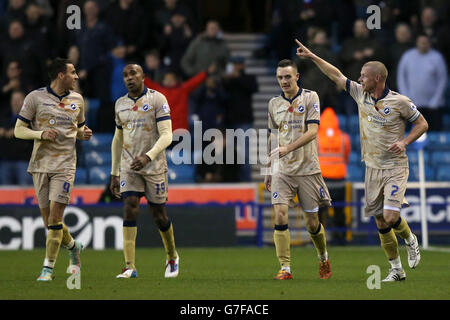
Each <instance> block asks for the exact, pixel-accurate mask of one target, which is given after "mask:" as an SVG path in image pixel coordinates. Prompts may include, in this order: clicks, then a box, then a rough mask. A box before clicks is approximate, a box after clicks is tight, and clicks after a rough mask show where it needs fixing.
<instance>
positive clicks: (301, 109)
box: [297, 106, 305, 113]
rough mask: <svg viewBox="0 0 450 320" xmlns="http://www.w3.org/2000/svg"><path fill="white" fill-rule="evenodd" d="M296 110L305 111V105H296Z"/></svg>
mask: <svg viewBox="0 0 450 320" xmlns="http://www.w3.org/2000/svg"><path fill="white" fill-rule="evenodd" d="M297 112H299V113H303V112H305V106H298V107H297Z"/></svg>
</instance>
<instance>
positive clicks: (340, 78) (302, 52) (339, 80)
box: [295, 39, 347, 90]
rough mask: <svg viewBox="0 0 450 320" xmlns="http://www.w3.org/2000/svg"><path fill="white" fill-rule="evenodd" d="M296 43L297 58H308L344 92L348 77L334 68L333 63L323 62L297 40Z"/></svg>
mask: <svg viewBox="0 0 450 320" xmlns="http://www.w3.org/2000/svg"><path fill="white" fill-rule="evenodd" d="M295 42H296V43H297V45H298V48H297V53H296V54H297V56H299V57H300V58H307V59H310V60H311V61H313V62H314V63H315V64H316V66H317V67H318V68H319V69H320V71H322V72H323V74H325V75H326V76H327V77H328V78H330V79H331V80H332V81H333V82H334V83H336V85H337V86H338V87H339V88H340V89H342V90H344V89H345V83H346V81H347V77H346V76H344V75H343V74H342V72H341V71H340V70H339V69H338V68H336V67H335V66H333V65H332V64H331V63H328V62H327V61H325V60H323V59H322V58H320V57H318V56H316V55H315V54H314V53H312V52H311V51H310V50H309V49H308V48H306V47H305V46H304V45H303V44H302V43H301V42H300V41H298V40H297V39H295Z"/></svg>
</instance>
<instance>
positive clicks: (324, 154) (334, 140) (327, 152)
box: [317, 108, 351, 180]
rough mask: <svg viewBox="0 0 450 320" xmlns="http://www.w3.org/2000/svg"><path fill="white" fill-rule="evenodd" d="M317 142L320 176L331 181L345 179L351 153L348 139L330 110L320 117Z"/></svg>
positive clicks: (334, 114)
mask: <svg viewBox="0 0 450 320" xmlns="http://www.w3.org/2000/svg"><path fill="white" fill-rule="evenodd" d="M317 142H318V143H317V145H318V154H319V163H320V170H321V171H322V176H323V177H324V178H325V179H332V180H340V179H345V178H346V177H347V163H348V160H349V156H350V151H351V144H350V138H349V136H348V134H347V133H345V132H342V131H341V129H339V119H338V117H337V115H336V113H335V112H334V110H333V109H332V108H326V109H325V110H324V111H323V112H322V115H321V116H320V126H319V132H318V133H317Z"/></svg>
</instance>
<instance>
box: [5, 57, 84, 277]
mask: <svg viewBox="0 0 450 320" xmlns="http://www.w3.org/2000/svg"><path fill="white" fill-rule="evenodd" d="M48 74H49V78H50V81H51V82H50V85H48V86H47V87H46V88H40V89H37V90H34V91H32V92H31V93H29V94H28V95H27V96H26V97H25V101H24V104H23V107H22V109H21V110H20V112H19V117H18V119H17V122H16V126H15V129H14V135H15V136H16V138H19V139H29V140H31V139H33V140H34V147H33V153H32V155H31V159H30V164H29V166H28V172H30V173H31V175H32V176H33V184H34V188H35V191H36V197H37V199H38V203H39V208H40V210H41V214H42V218H43V219H44V225H45V227H46V228H48V230H49V231H48V234H47V240H46V251H45V259H44V267H43V269H42V272H41V275H40V276H39V278H38V279H37V280H38V281H51V280H52V279H53V268H54V266H55V263H56V259H57V257H58V252H59V247H60V245H63V246H64V247H66V248H68V249H69V256H70V261H71V264H72V265H76V266H78V267H81V261H80V251H81V250H82V248H83V245H82V244H81V243H80V242H79V241H74V239H73V238H72V236H71V235H70V233H69V231H68V229H67V227H66V226H65V225H64V223H63V213H64V209H65V207H66V205H67V204H68V203H69V202H70V193H71V191H72V187H73V183H74V180H75V170H76V149H75V142H76V139H77V138H79V139H82V140H89V139H90V138H91V136H92V130H91V129H89V128H88V127H87V126H86V125H85V120H84V102H83V97H82V96H81V95H80V94H79V93H77V92H74V91H73V90H74V88H75V83H76V81H77V80H78V76H77V73H76V70H75V67H74V66H73V64H72V63H71V62H70V61H69V60H66V59H61V58H56V59H55V60H53V61H52V62H51V64H50V66H49V71H48Z"/></svg>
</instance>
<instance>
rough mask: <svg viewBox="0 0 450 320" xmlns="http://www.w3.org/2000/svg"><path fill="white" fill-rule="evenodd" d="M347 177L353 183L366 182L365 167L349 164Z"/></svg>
mask: <svg viewBox="0 0 450 320" xmlns="http://www.w3.org/2000/svg"><path fill="white" fill-rule="evenodd" d="M347 176H348V179H349V180H350V181H351V182H362V181H364V166H363V165H361V164H359V165H353V164H349V165H348V166H347Z"/></svg>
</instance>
